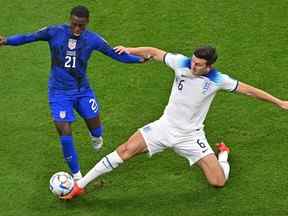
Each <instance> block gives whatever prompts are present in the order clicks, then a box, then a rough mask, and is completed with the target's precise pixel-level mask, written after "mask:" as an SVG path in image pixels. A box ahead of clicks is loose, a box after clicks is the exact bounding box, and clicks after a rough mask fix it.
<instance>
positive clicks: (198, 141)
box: [197, 139, 206, 148]
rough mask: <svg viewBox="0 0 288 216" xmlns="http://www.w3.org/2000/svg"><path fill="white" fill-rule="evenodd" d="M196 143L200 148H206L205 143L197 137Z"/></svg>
mask: <svg viewBox="0 0 288 216" xmlns="http://www.w3.org/2000/svg"><path fill="white" fill-rule="evenodd" d="M197 144H198V145H199V146H200V147H201V148H206V145H205V143H203V142H201V141H200V140H199V139H197Z"/></svg>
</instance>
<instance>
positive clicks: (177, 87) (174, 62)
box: [161, 53, 238, 133]
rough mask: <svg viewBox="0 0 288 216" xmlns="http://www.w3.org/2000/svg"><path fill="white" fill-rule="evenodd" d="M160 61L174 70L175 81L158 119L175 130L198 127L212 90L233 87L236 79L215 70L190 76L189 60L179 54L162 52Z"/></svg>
mask: <svg viewBox="0 0 288 216" xmlns="http://www.w3.org/2000/svg"><path fill="white" fill-rule="evenodd" d="M164 62H165V63H166V64H167V65H168V66H169V67H171V68H172V69H173V70H174V71H175V80H174V83H173V86H172V90H171V95H170V98H169V102H168V105H167V106H166V108H165V110H164V113H163V115H162V117H161V120H164V121H165V122H167V124H168V125H170V126H171V127H172V128H175V130H176V131H179V133H190V132H193V131H195V130H199V129H202V128H203V127H204V125H203V122H204V120H205V118H206V115H207V112H208V110H209V107H210V105H211V102H212V100H213V98H214V96H215V95H216V92H217V91H218V90H220V89H224V90H227V91H234V90H236V89H237V86H238V81H237V80H234V79H232V78H230V77H229V76H227V75H225V74H222V73H220V72H219V71H217V70H216V69H212V70H211V71H210V72H209V73H208V74H207V75H205V76H194V75H192V73H191V71H190V65H191V59H190V58H188V57H186V56H183V55H181V54H171V53H166V55H165V57H164Z"/></svg>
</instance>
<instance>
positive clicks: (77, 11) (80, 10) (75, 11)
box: [70, 5, 89, 18]
mask: <svg viewBox="0 0 288 216" xmlns="http://www.w3.org/2000/svg"><path fill="white" fill-rule="evenodd" d="M70 15H71V16H77V17H86V18H89V10H88V8H86V7H85V6H82V5H78V6H76V7H74V8H72V10H71V12H70Z"/></svg>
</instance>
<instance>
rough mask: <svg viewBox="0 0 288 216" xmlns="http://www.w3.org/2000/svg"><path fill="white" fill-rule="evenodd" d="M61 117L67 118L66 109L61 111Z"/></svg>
mask: <svg viewBox="0 0 288 216" xmlns="http://www.w3.org/2000/svg"><path fill="white" fill-rule="evenodd" d="M59 117H60V118H61V119H65V118H66V111H60V113H59Z"/></svg>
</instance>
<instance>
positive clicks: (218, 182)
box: [209, 177, 226, 188]
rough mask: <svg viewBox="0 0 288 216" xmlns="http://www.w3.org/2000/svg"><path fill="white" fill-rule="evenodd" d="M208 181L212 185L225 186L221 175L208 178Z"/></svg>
mask: <svg viewBox="0 0 288 216" xmlns="http://www.w3.org/2000/svg"><path fill="white" fill-rule="evenodd" d="M209 183H210V185H212V186H213V187H218V188H221V187H224V186H225V183H226V180H225V178H222V177H215V178H213V179H210V180H209Z"/></svg>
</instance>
